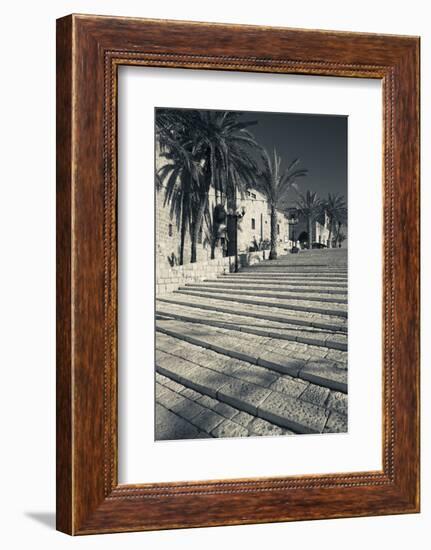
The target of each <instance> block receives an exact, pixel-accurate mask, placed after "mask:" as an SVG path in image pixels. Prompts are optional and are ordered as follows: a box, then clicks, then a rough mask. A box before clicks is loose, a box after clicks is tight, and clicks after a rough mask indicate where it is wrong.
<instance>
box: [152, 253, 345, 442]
mask: <svg viewBox="0 0 431 550" xmlns="http://www.w3.org/2000/svg"><path fill="white" fill-rule="evenodd" d="M347 382H348V380H347V252H346V251H345V250H342V249H337V250H312V251H306V252H303V253H300V254H298V255H292V254H291V255H288V256H284V257H281V258H280V259H278V260H275V261H265V262H262V263H260V264H258V265H255V266H251V267H247V268H243V269H242V270H241V271H240V272H239V273H235V274H234V273H230V274H225V275H220V276H218V277H213V278H208V279H206V280H203V281H201V282H192V283H190V284H185V285H183V286H181V287H180V288H178V289H177V290H176V291H174V292H172V293H169V294H164V295H163V296H159V297H158V298H157V300H156V390H157V391H156V403H157V411H156V439H176V438H184V437H193V438H194V437H241V436H247V435H253V436H254V435H275V434H277V435H279V434H292V433H324V432H325V433H328V432H331V433H334V432H345V431H347ZM223 413H224V414H223Z"/></svg>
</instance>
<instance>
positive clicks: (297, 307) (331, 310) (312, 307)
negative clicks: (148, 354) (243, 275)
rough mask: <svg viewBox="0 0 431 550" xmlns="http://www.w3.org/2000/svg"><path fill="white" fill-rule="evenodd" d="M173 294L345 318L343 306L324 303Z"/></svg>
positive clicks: (249, 297)
mask: <svg viewBox="0 0 431 550" xmlns="http://www.w3.org/2000/svg"><path fill="white" fill-rule="evenodd" d="M175 293H178V294H183V295H187V296H195V297H196V296H200V297H201V298H212V299H215V300H222V301H223V302H227V301H232V302H237V303H239V304H252V305H264V306H270V305H272V306H274V307H277V308H279V309H286V310H290V311H304V312H309V313H320V314H325V315H334V316H338V317H343V318H347V307H346V306H345V305H344V304H331V305H329V304H326V303H325V302H312V303H310V302H303V301H301V300H298V299H296V300H293V299H292V300H289V299H281V298H260V297H255V296H253V295H249V296H240V295H235V296H234V295H232V296H230V295H227V294H226V293H223V294H215V293H211V292H204V291H198V290H185V289H183V290H176V291H175Z"/></svg>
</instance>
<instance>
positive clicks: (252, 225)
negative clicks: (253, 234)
mask: <svg viewBox="0 0 431 550" xmlns="http://www.w3.org/2000/svg"><path fill="white" fill-rule="evenodd" d="M251 228H252V229H256V220H255V219H254V218H251Z"/></svg>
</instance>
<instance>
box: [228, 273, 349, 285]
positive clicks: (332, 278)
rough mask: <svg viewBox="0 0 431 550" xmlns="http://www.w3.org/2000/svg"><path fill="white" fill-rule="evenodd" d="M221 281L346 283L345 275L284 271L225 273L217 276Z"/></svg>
mask: <svg viewBox="0 0 431 550" xmlns="http://www.w3.org/2000/svg"><path fill="white" fill-rule="evenodd" d="M219 277H220V278H222V279H263V280H266V279H275V280H281V281H292V280H295V281H314V282H316V281H324V282H334V283H339V282H344V283H347V274H345V275H343V274H340V273H339V274H336V275H335V274H334V275H331V274H326V275H325V274H322V273H302V274H299V273H288V272H286V271H282V272H280V273H278V272H269V271H265V272H261V273H257V272H255V271H253V272H248V273H247V272H244V271H239V272H238V273H225V274H223V275H220V276H219Z"/></svg>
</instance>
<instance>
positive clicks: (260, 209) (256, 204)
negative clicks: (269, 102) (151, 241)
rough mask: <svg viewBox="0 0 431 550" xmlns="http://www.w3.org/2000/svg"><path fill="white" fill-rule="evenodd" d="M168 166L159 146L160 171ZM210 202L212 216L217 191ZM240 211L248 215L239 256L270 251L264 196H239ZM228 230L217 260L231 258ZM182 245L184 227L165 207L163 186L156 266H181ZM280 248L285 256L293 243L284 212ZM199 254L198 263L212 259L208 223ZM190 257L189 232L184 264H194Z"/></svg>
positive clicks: (159, 195) (241, 228) (240, 231)
mask: <svg viewBox="0 0 431 550" xmlns="http://www.w3.org/2000/svg"><path fill="white" fill-rule="evenodd" d="M166 162H167V161H166V159H165V158H164V157H163V156H162V155H160V150H159V148H158V144H156V162H155V168H156V171H157V170H159V169H160V168H161V167H162V166H163V164H165V163H166ZM159 183H160V182H159ZM208 202H209V211H210V212H211V213H212V212H213V211H214V208H215V206H216V204H219V202H216V197H215V192H214V189H210V192H209V199H208ZM224 206H225V205H224ZM237 211H240V212H244V215H243V216H242V217H241V218H239V219H238V231H237V243H238V252H239V253H242V252H249V251H253V250H257V249H262V248H268V249H269V244H270V237H271V216H270V210H269V207H268V202H267V200H266V199H265V197H264V195H262V194H261V193H259V192H258V191H256V190H254V189H252V188H250V189H249V190H248V191H247V192H246V193H245V194H244V196H243V197H240V196H238V198H237ZM224 227H225V226H224ZM224 227H223V225H222V226H221V227H220V238H219V239H217V245H216V247H215V249H214V255H215V258H221V257H223V256H224V255H226V254H227V246H226V238H227V235H226V232H225V233H223V228H224ZM180 242H181V236H180V226H179V223H178V220H176V219H175V216H171V207H170V205H169V204H165V188H164V186H163V184H161V185H159V188H158V190H156V193H155V247H156V265H157V266H159V267H166V266H171V267H173V266H175V265H178V264H179V257H180ZM277 245H278V246H277V248H278V253H279V254H283V253H285V252H286V251H287V250H288V248H290V246H291V243H289V225H288V222H287V218H286V216H285V215H284V213H283V212H281V211H280V212H277ZM196 252H197V262H198V263H199V262H205V261H207V260H209V259H210V258H211V244H210V232H209V230H208V227H207V222H206V220H205V219H204V220H203V223H202V227H201V229H200V231H199V236H198V242H197V247H196ZM190 256H191V238H190V232H189V231H187V232H186V236H185V243H184V256H183V263H184V264H186V263H189V262H190Z"/></svg>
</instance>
